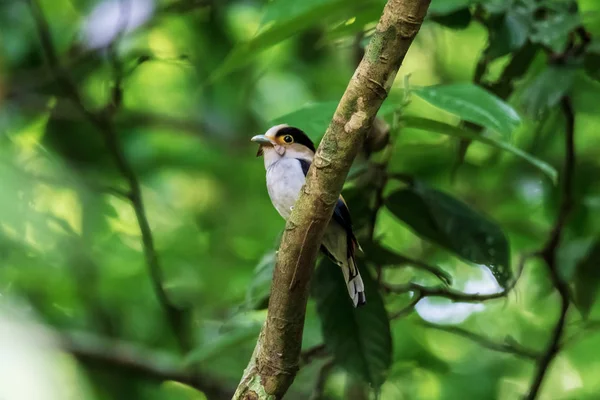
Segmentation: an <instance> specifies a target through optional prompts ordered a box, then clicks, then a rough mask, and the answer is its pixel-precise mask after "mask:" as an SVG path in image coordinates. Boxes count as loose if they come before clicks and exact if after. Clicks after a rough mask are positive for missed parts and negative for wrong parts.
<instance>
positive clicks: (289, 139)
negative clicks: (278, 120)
mask: <svg viewBox="0 0 600 400" xmlns="http://www.w3.org/2000/svg"><path fill="white" fill-rule="evenodd" d="M283 141H284V142H286V143H292V142H293V141H294V138H293V137H292V136H290V135H285V136H284V137H283Z"/></svg>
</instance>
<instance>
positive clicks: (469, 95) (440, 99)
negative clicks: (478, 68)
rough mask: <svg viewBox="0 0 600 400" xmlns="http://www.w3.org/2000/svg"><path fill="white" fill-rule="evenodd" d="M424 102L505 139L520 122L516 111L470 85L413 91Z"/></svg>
mask: <svg viewBox="0 0 600 400" xmlns="http://www.w3.org/2000/svg"><path fill="white" fill-rule="evenodd" d="M412 91H413V92H414V93H415V94H416V95H417V96H419V97H421V98H422V99H423V100H425V101H427V102H428V103H430V104H432V105H434V106H436V107H438V108H441V109H442V110H445V111H448V112H450V113H453V114H456V115H458V116H459V117H460V118H461V119H463V120H465V121H470V122H473V123H475V124H478V125H481V126H483V127H485V128H489V129H492V130H494V131H496V132H499V133H501V134H503V135H504V136H509V135H510V134H511V133H512V131H513V130H514V129H515V128H516V127H517V126H518V125H519V124H520V123H521V119H520V118H519V115H518V114H517V112H516V111H515V110H514V109H513V108H512V107H511V106H509V105H508V104H506V103H505V102H503V101H502V100H501V99H499V98H498V97H496V96H495V95H493V94H491V93H490V92H488V91H486V90H485V89H482V88H481V87H480V86H477V85H474V84H472V83H457V84H452V85H439V86H428V87H420V88H413V89H412Z"/></svg>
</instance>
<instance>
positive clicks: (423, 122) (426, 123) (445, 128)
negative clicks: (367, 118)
mask: <svg viewBox="0 0 600 400" xmlns="http://www.w3.org/2000/svg"><path fill="white" fill-rule="evenodd" d="M402 120H403V122H404V126H406V127H408V128H413V129H421V130H424V131H429V132H435V133H439V134H442V135H448V136H452V137H457V138H461V139H469V140H473V141H476V142H481V143H485V144H487V145H489V146H492V147H495V148H497V149H500V150H504V151H507V152H509V153H512V154H514V155H515V156H517V157H519V158H521V159H523V160H524V161H527V162H528V163H529V164H531V165H533V166H535V167H536V168H538V169H540V170H541V171H542V172H544V173H545V174H546V175H547V176H548V177H549V178H550V179H551V180H552V183H554V184H556V182H557V180H558V172H557V171H556V169H554V167H552V166H551V165H550V164H548V163H546V162H545V161H542V160H540V159H539V158H536V157H534V156H532V155H531V154H528V153H526V152H524V151H523V150H521V149H519V148H517V147H514V146H512V145H510V144H508V143H505V142H502V141H500V140H497V139H494V138H491V137H488V136H485V135H483V134H478V133H475V132H473V131H472V130H469V129H466V128H458V127H456V126H453V125H449V124H446V123H443V122H439V121H433V120H430V119H426V118H420V117H404V118H403V119H402Z"/></svg>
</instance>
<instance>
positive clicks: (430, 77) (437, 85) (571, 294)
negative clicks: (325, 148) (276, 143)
mask: <svg viewBox="0 0 600 400" xmlns="http://www.w3.org/2000/svg"><path fill="white" fill-rule="evenodd" d="M38 2H39V3H41V4H39V8H38ZM384 3H385V2H384V1H383V0H369V1H358V0H356V1H355V0H353V1H339V0H310V1H308V0H307V1H302V2H297V1H293V0H273V1H266V0H265V1H262V0H256V1H237V0H228V1H213V0H200V1H193V0H156V1H152V0H123V1H112V0H106V1H100V0H77V1H70V0H52V1H50V0H37V1H36V0H28V1H16V2H12V1H8V2H7V1H5V2H0V142H1V143H0V176H1V177H2V189H1V190H0V260H1V263H0V264H1V266H0V317H1V318H2V319H3V320H4V318H5V317H6V318H9V317H10V318H13V316H17V320H18V321H19V324H23V327H24V328H23V327H22V328H20V329H25V331H26V332H29V333H31V337H29V336H27V337H26V335H23V334H21V333H19V334H18V335H16V334H15V333H14V332H21V331H18V330H6V329H5V331H6V332H8V333H7V334H5V333H4V331H3V330H2V328H0V349H9V350H10V349H12V350H14V351H12V352H7V353H6V354H7V356H4V357H2V361H0V370H1V371H11V372H12V368H13V367H15V369H14V371H15V372H14V373H13V374H11V373H8V372H5V373H2V374H0V397H2V398H4V397H6V398H8V399H11V398H27V396H29V397H30V398H33V397H31V396H33V395H32V394H31V393H33V392H31V391H30V390H33V388H34V387H38V386H39V388H42V389H43V388H45V386H44V382H46V380H49V379H50V378H48V377H51V378H52V379H50V380H51V381H55V380H56V381H60V382H65V384H64V386H65V387H66V388H72V390H69V394H68V395H66V397H65V395H64V393H63V392H64V390H63V389H64V388H61V392H60V393H61V394H60V395H57V396H58V397H60V398H69V396H71V398H77V399H88V398H89V399H103V398H136V399H138V398H139V399H170V398H174V399H175V398H176V399H179V398H185V399H188V398H189V399H203V398H208V399H211V400H212V399H221V398H230V396H231V393H233V390H234V389H235V386H236V384H237V382H239V379H240V377H241V375H242V372H243V369H244V367H245V366H246V364H247V362H248V360H249V359H250V356H251V352H252V349H253V347H254V344H255V342H256V336H257V334H258V331H259V330H260V326H261V325H262V323H263V321H264V320H265V316H266V311H265V310H266V306H267V300H268V295H269V283H270V276H271V271H272V269H273V266H274V260H275V256H274V251H275V249H276V248H277V246H278V242H279V234H280V232H281V230H282V228H283V220H282V219H281V218H280V217H279V216H278V215H277V213H276V212H275V211H274V210H273V208H272V206H271V204H270V201H269V199H268V195H267V192H266V188H265V183H264V179H265V178H264V173H265V172H264V167H263V163H262V161H261V160H260V159H256V158H255V150H256V149H255V148H254V147H253V145H252V144H251V143H250V142H249V138H250V137H251V136H253V135H254V134H256V133H260V132H263V131H265V130H266V129H267V128H268V127H269V126H270V125H272V124H275V123H284V122H285V123H289V124H292V125H296V126H298V127H299V128H301V129H304V130H305V131H306V132H307V134H309V136H311V137H312V138H313V140H315V141H318V140H319V138H320V137H321V136H322V135H323V133H324V130H325V128H326V126H327V124H328V122H329V120H330V119H331V117H332V115H333V112H334V110H335V108H336V106H337V102H338V100H339V98H340V96H341V94H342V93H343V90H344V88H345V86H346V84H347V82H348V80H349V79H350V78H351V76H352V74H353V72H354V68H355V66H356V63H357V60H358V59H359V58H360V56H361V55H362V52H363V51H364V46H365V45H366V43H368V40H369V38H370V36H371V34H372V32H373V28H374V24H375V23H376V21H377V19H378V18H379V15H380V14H381V10H382V8H383V5H384ZM124 16H126V17H124ZM109 17H110V18H109ZM124 19H126V21H125V22H126V23H123V22H124V21H123V20H124ZM598 21H600V4H599V3H598V2H597V1H596V0H577V1H575V0H564V1H559V0H556V1H552V0H511V1H497V0H435V1H433V2H432V4H431V8H430V13H429V17H428V20H427V21H426V23H425V24H424V26H423V27H422V29H421V32H420V33H419V35H418V36H417V39H416V41H415V42H414V44H413V46H412V47H411V49H410V52H409V53H408V55H407V58H406V60H405V62H404V65H403V66H402V68H401V70H400V73H401V74H402V75H403V77H404V79H401V78H400V77H399V79H397V80H396V82H395V84H394V88H393V90H392V92H391V93H390V94H389V96H388V98H387V100H386V101H385V102H384V105H383V107H382V109H381V110H380V112H379V115H378V121H377V129H376V130H374V131H373V132H372V133H371V136H370V138H369V141H368V143H366V144H365V149H364V151H362V152H361V154H360V155H359V156H358V158H357V160H356V162H355V165H354V167H353V169H352V171H351V174H350V176H349V178H348V179H347V185H346V187H345V190H344V197H345V198H346V200H347V203H348V204H349V208H350V211H351V214H352V218H353V222H354V229H355V232H356V235H357V237H358V239H359V242H360V243H361V245H362V248H363V253H362V254H360V256H359V263H360V268H361V271H362V274H363V276H364V278H365V283H366V286H367V299H368V304H367V306H365V307H363V308H358V309H354V308H352V306H351V303H350V300H349V299H348V298H347V293H346V291H345V289H344V285H343V282H342V277H341V273H339V271H338V269H337V267H334V266H332V265H329V263H328V262H327V261H325V260H323V261H321V262H319V264H320V265H319V266H318V267H317V269H316V271H315V275H314V277H313V278H314V280H313V282H312V298H311V300H310V301H309V307H308V313H307V320H306V325H305V329H304V339H303V345H304V348H305V349H306V351H304V352H303V356H302V360H301V369H300V374H299V375H298V377H297V379H296V381H295V382H294V384H293V386H292V387H291V389H290V391H289V392H288V397H289V398H290V399H294V398H298V399H305V398H309V397H310V396H311V395H314V396H321V395H323V396H326V398H331V399H346V398H350V399H351V398H354V397H351V396H350V394H348V393H351V394H352V396H356V395H357V394H356V393H355V392H361V391H363V392H368V391H372V392H377V393H378V394H379V398H381V399H383V400H385V399H397V398H406V399H444V400H446V399H459V398H481V399H492V398H494V399H496V398H497V399H514V398H520V397H522V396H524V395H527V394H529V396H530V398H534V397H536V396H537V395H538V393H537V389H535V387H536V385H537V384H538V383H539V384H540V387H541V389H540V393H541V395H540V398H557V399H558V398H565V399H566V398H577V399H595V398H597V393H598V392H600V384H599V383H598V381H597V376H598V369H599V368H600V364H599V361H598V357H597V356H596V354H597V353H598V349H599V348H600V336H599V335H598V333H597V332H598V327H599V326H600V323H599V321H600V308H599V307H600V306H599V304H598V303H599V302H598V296H599V288H600V272H599V271H600V269H599V268H598V265H599V263H600V251H599V248H600V246H599V244H598V243H599V242H598V237H599V234H600V229H599V227H600V219H599V217H598V215H600V213H598V210H599V208H600V185H599V183H598V179H597V177H598V176H600V161H599V160H600V158H599V157H598V148H599V146H600V142H599V140H598V135H597V126H598V124H600V107H599V105H598V101H597V99H598V97H599V96H600V80H599V79H600V57H599V54H600V50H599V49H600V45H599V43H600V39H598V38H599V37H600V29H599V28H598V27H599V26H600V24H598ZM46 24H47V26H46ZM124 26H126V27H127V29H126V32H122V33H119V29H120V28H121V27H124ZM408 76H410V78H408ZM569 138H574V147H573V148H571V144H573V143H572V141H570V140H569ZM569 166H571V167H572V168H570V167H569ZM521 261H522V262H521ZM565 299H566V300H565ZM32 324H33V325H32ZM3 326H8V325H5V324H3ZM11 326H12V325H11ZM41 326H44V328H43V330H42V328H41ZM11 329H12V328H11ZM81 332H84V333H85V334H82V335H80V334H76V333H81ZM38 333H39V334H38ZM19 337H22V339H23V340H17V339H18V338H19ZM49 338H51V339H52V340H50V339H49ZM37 341H41V342H43V343H45V344H47V346H48V347H50V348H54V347H56V348H60V349H62V350H61V351H62V352H63V353H66V354H68V355H69V357H68V359H67V358H65V357H60V356H59V355H57V354H55V353H52V354H46V353H45V352H44V354H43V355H42V354H41V353H39V354H38V353H37V352H36V351H35V349H36V348H37V347H36V346H38V344H39V343H37ZM29 342H32V343H29ZM32 349H33V350H32ZM546 355H547V356H548V357H545V356H546ZM38 356H39V357H42V356H43V357H44V359H43V361H44V362H41V361H40V362H38V360H37V359H36V358H35V357H38ZM29 357H33V358H29ZM17 359H26V360H31V361H30V362H28V363H27V364H28V365H30V366H33V365H35V366H36V370H35V373H36V374H37V375H36V379H35V380H34V381H35V382H38V381H39V382H40V383H39V385H38V384H35V385H34V384H32V385H29V386H30V387H28V385H17V384H15V382H21V381H19V380H18V379H17V378H16V377H18V376H20V375H18V374H19V373H25V372H27V373H29V370H27V371H21V370H19V368H20V366H19V365H21V364H23V363H16V362H15V360H17ZM8 366H9V367H10V369H6V368H5V367H7V368H8ZM37 366H39V371H38V369H37ZM17 367H18V368H17ZM46 367H47V368H46ZM56 374H58V375H60V376H58V375H56ZM38 375H39V376H38ZM38 377H39V378H40V379H37V378H38ZM538 381H539V382H538ZM32 382H33V381H32ZM72 382H78V383H77V384H75V383H72ZM315 382H317V384H315ZM473 382H478V384H477V385H474V384H473ZM9 383H10V385H9ZM3 390H4V391H3ZM7 390H11V391H13V392H10V393H8V392H7ZM40 390H41V389H40ZM44 390H45V389H44ZM46 392H47V397H39V398H50V396H51V391H50V390H49V389H48V390H46ZM313 392H314V393H313ZM17 393H18V394H20V395H21V397H18V396H17ZM363 394H364V393H363ZM3 396H4V397H3ZM11 396H12V397H11ZM36 398H38V397H36ZM317 398H318V397H317Z"/></svg>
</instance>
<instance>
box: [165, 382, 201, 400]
mask: <svg viewBox="0 0 600 400" xmlns="http://www.w3.org/2000/svg"><path fill="white" fill-rule="evenodd" d="M160 392H161V399H165V400H207V398H206V396H205V395H204V393H202V392H200V391H199V390H197V389H194V388H193V387H191V386H188V385H186V384H184V383H181V382H176V381H166V382H164V383H163V384H162V385H161V386H160Z"/></svg>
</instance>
